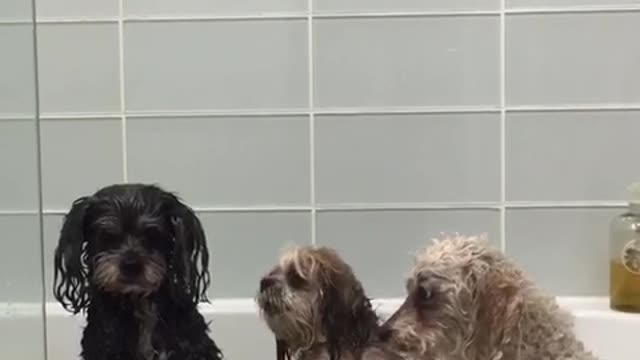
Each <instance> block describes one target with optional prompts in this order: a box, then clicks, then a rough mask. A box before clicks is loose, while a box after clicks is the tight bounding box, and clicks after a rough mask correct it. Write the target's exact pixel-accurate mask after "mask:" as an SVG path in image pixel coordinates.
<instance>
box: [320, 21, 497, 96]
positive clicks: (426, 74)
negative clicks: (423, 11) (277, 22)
mask: <svg viewBox="0 0 640 360" xmlns="http://www.w3.org/2000/svg"><path fill="white" fill-rule="evenodd" d="M499 29H500V26H499V19H498V17H492V16H479V17H478V16H462V17H459V16H458V17H456V16H453V17H447V16H445V17H424V18H423V17H410V18H398V17H389V18H375V17H374V18H362V19H358V18H341V19H318V20H315V22H314V30H313V34H314V48H315V59H314V73H315V81H316V91H315V104H316V106H318V107H349V106H371V107H380V106H392V107H394V106H476V105H497V104H498V103H499V100H498V94H499V78H500V77H499V64H500V61H499V57H498V56H499V51H498V49H499V38H500V37H499V34H498V31H499Z"/></svg>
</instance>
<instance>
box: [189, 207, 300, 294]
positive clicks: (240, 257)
mask: <svg viewBox="0 0 640 360" xmlns="http://www.w3.org/2000/svg"><path fill="white" fill-rule="evenodd" d="M199 216H200V219H201V221H202V222H203V224H204V226H205V230H206V233H207V236H208V243H209V252H210V255H211V263H210V268H211V274H212V278H213V281H212V284H213V286H212V289H211V298H247V297H248V298H253V297H254V296H255V295H256V294H257V291H258V285H259V283H260V279H261V277H262V276H263V275H265V274H266V273H267V272H268V271H269V270H271V268H272V267H273V266H274V265H276V264H277V263H278V257H279V255H280V252H281V251H282V250H283V249H285V247H287V246H291V245H296V244H298V245H304V244H310V243H311V215H310V213H306V212H300V213H296V212H287V213H278V212H268V213H266V212H256V213H216V214H211V213H209V214H200V215H199Z"/></svg>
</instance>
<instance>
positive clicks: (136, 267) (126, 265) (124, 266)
mask: <svg viewBox="0 0 640 360" xmlns="http://www.w3.org/2000/svg"><path fill="white" fill-rule="evenodd" d="M142 268H143V265H142V261H141V260H140V259H139V258H138V257H133V256H132V257H126V258H124V259H122V261H121V262H120V272H122V274H124V275H126V276H135V275H138V274H140V272H142Z"/></svg>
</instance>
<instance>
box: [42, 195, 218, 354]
mask: <svg viewBox="0 0 640 360" xmlns="http://www.w3.org/2000/svg"><path fill="white" fill-rule="evenodd" d="M109 216H110V217H111V218H113V217H117V219H118V222H119V225H118V229H119V230H117V231H121V232H122V233H123V236H124V235H132V234H128V233H129V232H133V231H135V230H134V229H135V227H136V225H134V224H136V223H139V222H141V221H143V222H144V223H145V224H149V223H150V224H155V225H157V226H158V228H160V229H163V231H165V232H167V233H165V234H162V235H163V236H167V238H168V239H171V241H170V244H169V245H167V246H166V248H165V247H163V248H162V251H163V254H165V257H166V259H167V269H166V276H165V280H164V282H163V283H162V284H161V285H160V287H159V288H158V289H157V290H156V291H155V292H153V293H152V294H150V295H148V296H146V297H144V298H140V297H137V298H136V296H132V295H124V294H117V293H113V292H105V291H103V290H101V289H99V288H98V287H97V286H95V285H94V284H93V283H92V281H91V279H92V273H93V269H92V259H93V256H95V254H96V251H97V250H96V248H95V247H96V245H95V244H94V242H95V236H96V234H95V232H94V231H93V230H92V229H94V228H95V227H97V226H102V227H105V226H107V227H108V226H110V224H111V223H112V222H113V221H112V220H109V221H107V220H105V219H107V218H108V217H109ZM127 224H130V225H127ZM114 231H116V230H114ZM125 233H127V234H125ZM208 263H209V253H208V250H207V245H206V238H205V235H204V231H203V229H202V225H201V224H200V221H199V220H198V218H197V217H196V215H195V214H194V212H193V211H192V210H191V209H190V208H189V207H188V206H186V205H184V204H183V203H182V202H181V201H180V200H179V199H178V198H177V197H176V196H175V195H173V194H171V193H168V192H165V191H163V190H162V189H161V188H159V187H157V186H153V185H143V184H126V185H111V186H108V187H105V188H103V189H101V190H99V191H98V192H97V193H96V194H94V195H92V196H87V197H82V198H80V199H78V200H76V201H75V202H74V203H73V206H72V208H71V210H70V211H69V213H68V214H67V215H66V217H65V221H64V224H63V227H62V231H61V233H60V239H59V243H58V247H57V248H56V252H55V258H54V266H55V272H54V274H55V275H54V295H55V297H56V299H57V300H58V301H59V302H60V303H61V304H62V305H63V306H64V308H65V309H67V310H68V311H70V312H73V313H74V314H77V313H79V312H86V314H87V326H86V328H85V329H84V333H83V338H82V356H83V358H84V359H85V360H152V359H143V358H142V357H140V355H139V352H138V350H139V349H138V340H139V338H140V334H141V332H142V326H141V323H142V322H141V320H140V315H139V314H140V313H143V312H144V311H143V310H144V309H153V310H152V313H153V318H155V319H157V320H156V322H155V326H153V329H152V330H151V334H152V335H151V338H152V340H151V343H152V345H153V348H154V349H155V350H156V351H157V352H158V355H161V354H165V357H162V356H154V357H153V359H163V360H196V359H198V360H218V359H221V358H222V354H221V352H220V350H219V349H218V347H217V346H216V344H215V342H214V341H213V340H211V338H210V337H209V335H208V333H209V327H208V324H207V323H206V322H205V320H204V318H203V317H202V315H201V314H200V313H199V312H198V310H197V304H198V303H199V302H200V301H207V297H206V292H207V288H208V286H209V272H208ZM147 313H148V311H147Z"/></svg>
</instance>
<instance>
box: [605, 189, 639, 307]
mask: <svg viewBox="0 0 640 360" xmlns="http://www.w3.org/2000/svg"><path fill="white" fill-rule="evenodd" d="M629 194H630V200H629V207H628V209H627V211H626V212H625V213H624V214H621V215H619V216H616V217H615V218H614V219H613V220H612V222H611V228H610V240H609V261H610V264H609V267H610V270H609V295H610V305H611V308H612V309H614V310H619V311H624V312H637V313H640V183H635V184H633V185H631V186H630V187H629Z"/></svg>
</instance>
